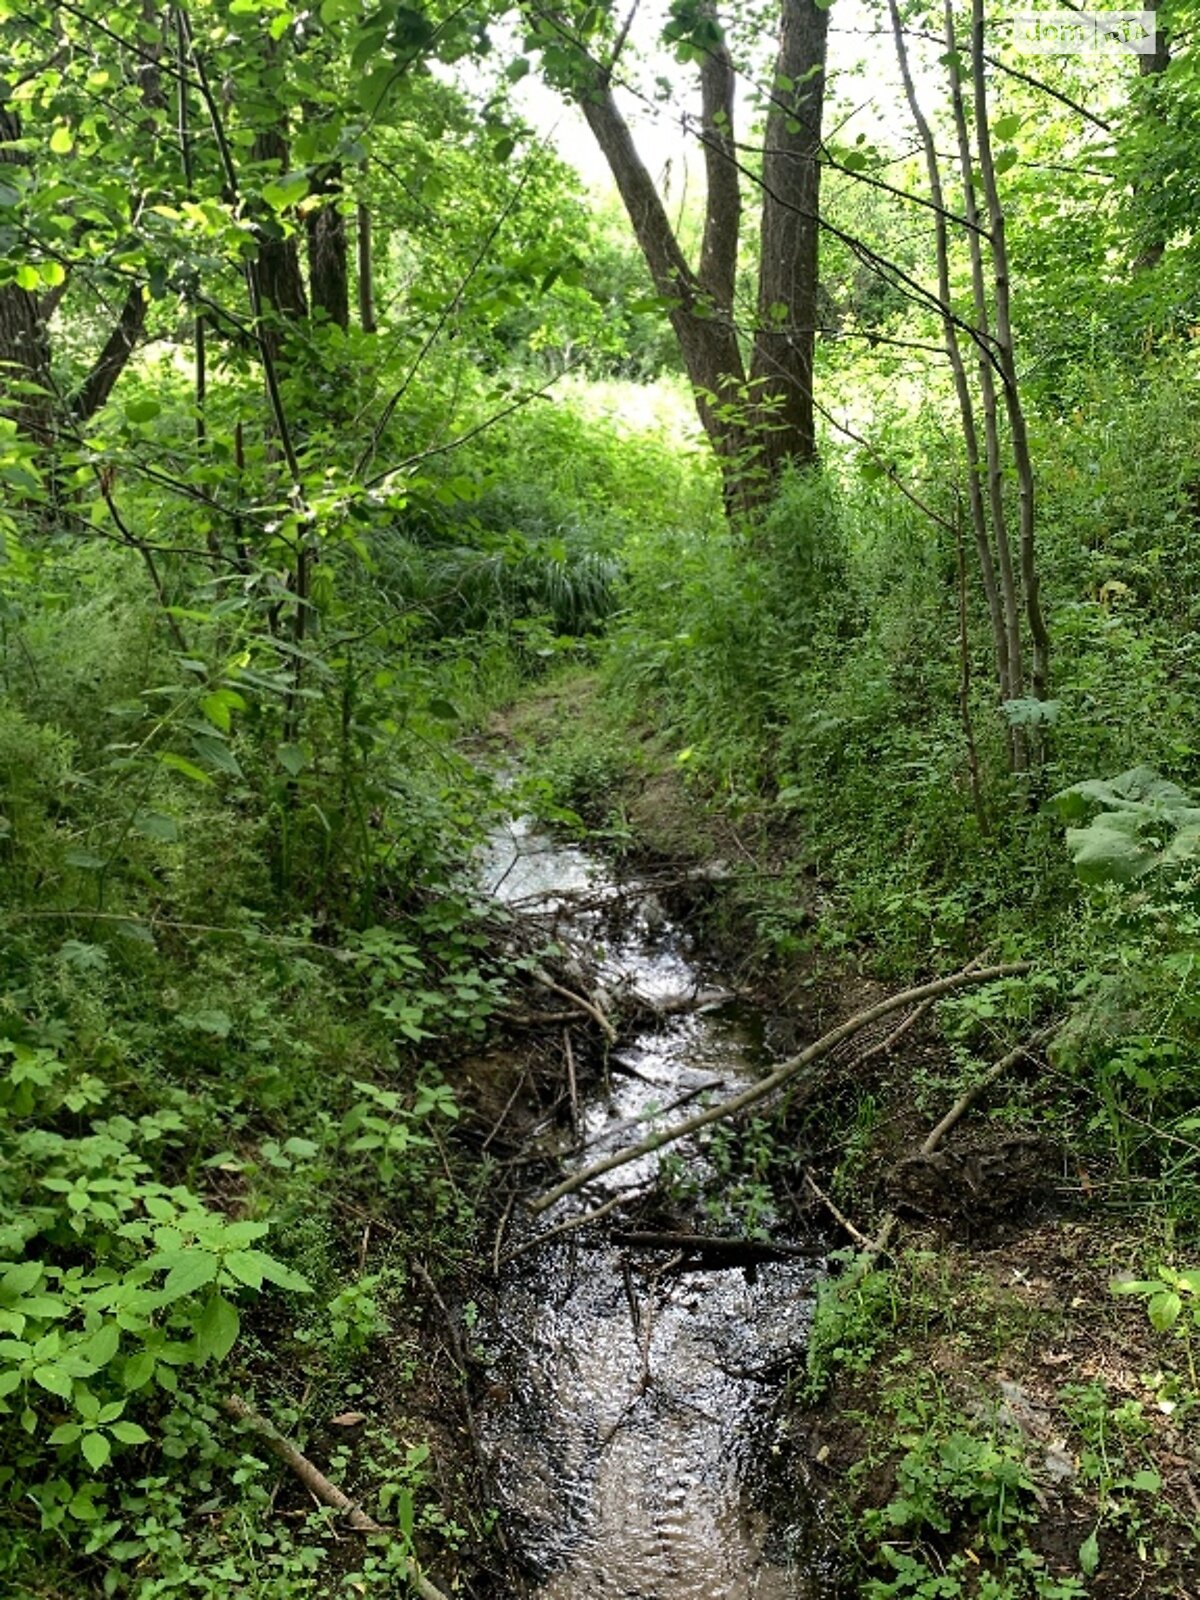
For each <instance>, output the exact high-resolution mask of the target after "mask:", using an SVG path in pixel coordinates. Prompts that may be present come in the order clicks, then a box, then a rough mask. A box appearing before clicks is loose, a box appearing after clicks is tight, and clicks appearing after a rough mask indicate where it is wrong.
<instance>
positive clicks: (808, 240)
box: [751, 0, 829, 474]
mask: <svg viewBox="0 0 1200 1600" xmlns="http://www.w3.org/2000/svg"><path fill="white" fill-rule="evenodd" d="M828 32H829V11H828V8H827V7H824V8H823V7H821V6H818V5H816V4H815V3H814V0H782V8H781V14H780V24H779V55H778V59H777V61H776V66H775V88H774V91H773V95H772V100H771V108H770V111H769V113H768V116H767V132H766V144H765V147H764V150H763V212H762V250H761V258H760V263H759V278H758V331H757V334H756V336H755V341H754V360H753V364H752V368H751V379H752V384H753V386H754V392H755V398H756V400H757V401H758V402H759V403H760V406H761V416H762V423H761V426H762V428H763V442H762V450H763V454H764V456H765V458H766V462H767V465H768V468H769V470H770V471H771V472H772V474H773V473H774V472H775V471H777V470H778V468H779V467H780V466H781V465H782V464H783V463H784V462H786V461H794V462H796V463H797V464H798V465H801V466H803V465H806V464H807V463H809V462H811V461H812V460H813V459H814V458H815V456H816V431H815V426H814V421H813V351H814V347H815V340H816V326H817V281H818V245H819V236H820V213H819V202H820V186H821V166H820V160H819V157H820V153H821V114H822V109H823V106H824V100H825V56H826V48H827V42H828Z"/></svg>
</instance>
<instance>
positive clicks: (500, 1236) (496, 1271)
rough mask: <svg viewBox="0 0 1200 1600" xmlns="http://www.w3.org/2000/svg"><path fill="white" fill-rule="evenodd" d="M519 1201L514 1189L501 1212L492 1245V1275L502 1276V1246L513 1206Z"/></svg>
mask: <svg viewBox="0 0 1200 1600" xmlns="http://www.w3.org/2000/svg"><path fill="white" fill-rule="evenodd" d="M516 1203H517V1191H516V1190H515V1189H514V1190H513V1192H512V1194H510V1195H509V1197H508V1201H507V1203H506V1204H505V1207H504V1210H503V1211H502V1212H501V1214H500V1223H499V1226H498V1227H497V1229H496V1239H495V1243H494V1244H493V1245H492V1277H493V1278H498V1277H499V1276H500V1246H501V1245H502V1244H503V1243H504V1230H505V1228H507V1227H508V1219H509V1217H511V1216H512V1212H513V1207H514V1206H515V1205H516Z"/></svg>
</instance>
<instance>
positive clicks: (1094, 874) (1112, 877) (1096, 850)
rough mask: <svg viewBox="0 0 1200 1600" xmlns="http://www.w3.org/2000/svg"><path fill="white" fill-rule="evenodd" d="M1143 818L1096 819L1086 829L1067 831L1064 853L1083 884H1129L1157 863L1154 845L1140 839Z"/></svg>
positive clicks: (1123, 815)
mask: <svg viewBox="0 0 1200 1600" xmlns="http://www.w3.org/2000/svg"><path fill="white" fill-rule="evenodd" d="M1143 826H1144V822H1143V819H1142V818H1141V817H1139V816H1137V815H1136V814H1134V813H1130V812H1112V813H1110V814H1108V815H1106V816H1102V817H1097V818H1096V819H1095V821H1094V822H1093V823H1092V824H1091V826H1090V827H1087V828H1068V829H1067V834H1066V843H1067V851H1068V853H1069V854H1070V857H1071V860H1072V861H1073V862H1074V864H1075V870H1076V872H1077V873H1078V874H1079V876H1080V877H1081V878H1082V879H1083V881H1084V882H1085V883H1132V882H1133V881H1134V880H1135V879H1136V878H1140V877H1142V876H1143V875H1144V874H1145V873H1147V872H1149V871H1150V869H1151V868H1152V867H1154V866H1155V865H1156V864H1157V861H1158V855H1159V852H1158V846H1157V843H1156V842H1154V841H1147V840H1144V839H1143V838H1142V828H1143Z"/></svg>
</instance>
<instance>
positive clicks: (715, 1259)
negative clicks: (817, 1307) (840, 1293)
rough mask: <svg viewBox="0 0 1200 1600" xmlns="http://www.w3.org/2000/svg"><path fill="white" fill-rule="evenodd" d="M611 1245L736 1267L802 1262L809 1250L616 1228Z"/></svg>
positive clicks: (758, 1241) (765, 1242) (764, 1242)
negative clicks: (678, 1253) (670, 1252)
mask: <svg viewBox="0 0 1200 1600" xmlns="http://www.w3.org/2000/svg"><path fill="white" fill-rule="evenodd" d="M612 1242H613V1243H614V1244H619V1245H624V1246H625V1247H626V1248H628V1249H630V1250H675V1251H682V1252H683V1254H684V1257H685V1258H686V1257H689V1256H697V1257H700V1258H701V1259H702V1260H703V1261H705V1262H706V1263H708V1264H711V1265H713V1266H717V1265H720V1266H727V1267H740V1266H748V1265H750V1264H752V1263H754V1262H757V1261H796V1260H801V1261H806V1260H808V1259H809V1257H810V1256H811V1254H812V1252H811V1251H810V1250H806V1249H804V1247H803V1246H802V1245H798V1244H772V1243H771V1242H770V1241H769V1240H762V1239H732V1238H730V1239H727V1238H722V1237H719V1236H718V1235H715V1234H710V1233H641V1232H626V1231H625V1230H623V1229H618V1230H617V1231H616V1232H615V1233H614V1234H613V1235H612Z"/></svg>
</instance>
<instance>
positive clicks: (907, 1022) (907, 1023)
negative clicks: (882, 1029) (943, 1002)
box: [855, 1000, 933, 1067]
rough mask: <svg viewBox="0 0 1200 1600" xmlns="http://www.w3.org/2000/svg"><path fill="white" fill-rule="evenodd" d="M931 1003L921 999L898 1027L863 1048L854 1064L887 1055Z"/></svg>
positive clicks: (860, 1064) (913, 1026)
mask: <svg viewBox="0 0 1200 1600" xmlns="http://www.w3.org/2000/svg"><path fill="white" fill-rule="evenodd" d="M932 1005H933V1001H932V1000H923V1001H922V1002H921V1004H920V1005H919V1006H917V1007H916V1008H915V1009H914V1010H912V1011H910V1012H909V1014H908V1016H906V1017H905V1019H904V1021H903V1022H902V1023H901V1024H900V1026H899V1027H898V1028H893V1029H892V1031H891V1033H889V1034H888V1036H887V1038H886V1039H881V1040H880V1041H879V1043H878V1044H873V1045H872V1046H871V1048H870V1049H869V1050H864V1051H863V1053H862V1055H860V1056H859V1057H858V1058H857V1061H856V1062H855V1065H856V1066H860V1067H861V1066H862V1065H863V1063H864V1062H866V1061H871V1060H873V1059H874V1058H875V1057H876V1056H885V1055H887V1053H888V1051H889V1050H891V1049H892V1047H893V1046H894V1045H897V1044H899V1043H900V1040H901V1039H903V1037H904V1035H905V1034H906V1033H908V1032H909V1031H910V1029H912V1028H915V1027H916V1025H917V1023H918V1022H920V1020H921V1018H922V1017H923V1016H924V1015H925V1013H926V1012H927V1011H928V1010H929V1009H930V1008H931V1007H932Z"/></svg>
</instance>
